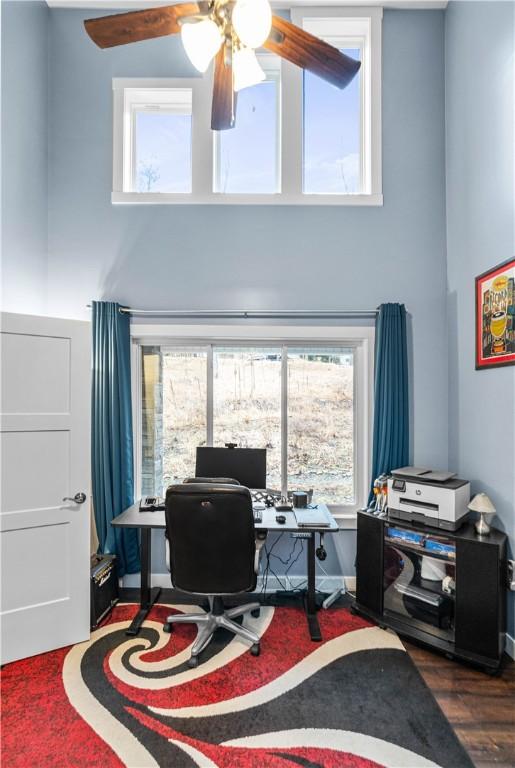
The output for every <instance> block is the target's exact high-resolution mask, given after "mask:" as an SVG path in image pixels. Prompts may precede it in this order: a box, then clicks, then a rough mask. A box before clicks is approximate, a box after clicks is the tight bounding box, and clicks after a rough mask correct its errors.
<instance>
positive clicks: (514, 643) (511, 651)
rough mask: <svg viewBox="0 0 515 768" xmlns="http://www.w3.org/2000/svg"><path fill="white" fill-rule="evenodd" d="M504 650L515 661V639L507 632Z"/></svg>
mask: <svg viewBox="0 0 515 768" xmlns="http://www.w3.org/2000/svg"><path fill="white" fill-rule="evenodd" d="M504 650H505V651H506V653H507V654H508V656H511V658H512V659H515V637H512V636H511V635H509V634H508V633H507V632H506V642H505V644H504Z"/></svg>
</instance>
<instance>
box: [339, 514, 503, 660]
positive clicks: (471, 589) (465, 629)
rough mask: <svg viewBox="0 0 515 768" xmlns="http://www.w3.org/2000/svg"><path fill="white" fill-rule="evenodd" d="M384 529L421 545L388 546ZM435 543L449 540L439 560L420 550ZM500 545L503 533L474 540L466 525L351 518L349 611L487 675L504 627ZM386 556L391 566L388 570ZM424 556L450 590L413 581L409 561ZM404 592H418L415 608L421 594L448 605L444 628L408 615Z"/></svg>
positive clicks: (414, 568) (415, 573)
mask: <svg viewBox="0 0 515 768" xmlns="http://www.w3.org/2000/svg"><path fill="white" fill-rule="evenodd" d="M389 528H390V529H392V528H393V529H395V530H396V531H399V532H401V533H402V532H403V531H406V532H407V534H408V536H409V534H410V533H413V534H420V535H421V536H422V537H423V542H422V543H421V544H420V545H419V544H413V543H412V542H410V541H403V540H402V539H395V540H392V539H391V538H389V537H388V535H387V534H388V529H389ZM438 539H444V540H447V542H451V544H452V550H453V551H452V552H450V553H449V554H448V555H440V554H439V553H438V552H434V551H431V550H426V549H425V544H426V540H429V544H430V543H431V542H433V541H435V540H436V541H438ZM506 541H507V537H506V534H504V533H502V532H501V531H498V530H495V529H492V530H491V532H490V535H489V536H478V535H477V534H476V531H475V528H474V526H473V525H471V524H468V523H466V524H464V525H463V526H462V527H461V528H460V529H459V530H457V531H454V532H450V531H442V530H440V529H438V528H433V527H431V526H424V525H420V524H413V523H408V522H405V521H402V522H401V521H399V520H397V519H394V518H389V517H387V516H386V517H378V516H375V515H373V514H372V513H370V512H359V513H358V534H357V558H356V600H355V601H354V603H353V605H352V610H353V611H355V612H356V613H359V614H360V615H362V616H364V617H365V618H368V619H371V620H372V621H373V622H375V623H377V624H378V625H379V626H382V627H389V628H391V629H393V630H395V631H396V632H398V634H399V635H401V636H404V637H406V638H409V639H411V640H414V641H416V642H418V643H421V644H423V645H425V646H427V647H429V648H433V649H435V650H437V651H439V652H441V653H444V654H445V655H446V656H448V657H450V658H455V659H459V660H461V661H466V662H468V663H470V664H474V665H476V666H479V667H481V668H482V669H484V670H485V671H487V672H490V673H495V672H496V671H497V670H498V669H499V666H500V663H501V658H502V654H503V650H504V640H505V634H504V633H505V629H506V626H505V625H506V590H507V587H506V585H507V563H506ZM392 556H393V557H394V558H397V561H398V562H396V563H395V562H394V564H393V568H392ZM424 556H427V557H430V558H432V559H433V560H437V561H439V562H442V563H443V566H442V567H446V568H448V572H449V573H450V574H452V577H453V581H454V587H453V589H452V591H451V592H446V591H445V590H443V589H442V583H439V582H438V581H437V580H436V581H431V580H425V579H423V578H421V576H420V570H419V568H418V562H417V561H421V558H422V557H424ZM403 558H405V559H406V561H407V566H408V567H406V562H405V561H404V559H403ZM392 570H393V571H394V576H393V577H392V574H391V571H392ZM402 571H403V572H404V576H402V577H400V575H398V574H400V573H401V572H402ZM401 581H402V584H401ZM392 585H393V588H394V589H396V592H395V593H392ZM406 586H407V587H408V589H409V587H410V586H411V587H413V586H414V587H416V588H418V589H420V590H421V595H422V597H421V600H422V602H424V595H426V596H427V601H428V602H429V603H430V602H431V600H433V603H437V602H438V603H442V604H443V601H445V608H446V610H447V611H448V610H449V606H451V614H452V620H451V622H446V624H448V626H445V627H444V628H442V627H439V626H437V625H432V624H431V620H430V619H429V620H420V616H418V617H414V616H413V615H410V611H409V610H408V609H406V599H405V595H404V593H403V589H406ZM388 590H390V591H389V592H388ZM392 594H394V598H393V600H392ZM385 595H386V598H385ZM431 595H434V596H435V597H434V598H431ZM438 598H440V599H438ZM448 601H452V602H451V603H449V602H448ZM415 602H416V598H415ZM392 603H393V604H394V607H393V609H392ZM435 610H436V611H438V608H437V609H435ZM412 613H413V612H412Z"/></svg>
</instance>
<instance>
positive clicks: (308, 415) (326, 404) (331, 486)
mask: <svg viewBox="0 0 515 768" xmlns="http://www.w3.org/2000/svg"><path fill="white" fill-rule="evenodd" d="M353 361H354V358H353V352H352V350H351V349H334V348H317V349H313V348H308V347H306V348H304V349H289V350H288V489H289V490H295V489H303V490H308V489H309V488H313V489H314V491H315V497H316V499H315V500H316V501H321V502H325V503H339V504H353V503H354V480H353V474H354V438H353V420H354V419H353V404H354V385H353V367H354V362H353Z"/></svg>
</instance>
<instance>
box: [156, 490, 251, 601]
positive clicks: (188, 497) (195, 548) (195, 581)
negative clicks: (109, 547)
mask: <svg viewBox="0 0 515 768" xmlns="http://www.w3.org/2000/svg"><path fill="white" fill-rule="evenodd" d="M165 516H166V532H167V536H168V539H169V542H170V572H171V578H172V583H173V585H174V587H175V588H176V589H180V590H182V591H184V592H191V593H193V594H201V595H231V594H237V593H239V592H247V591H250V590H252V589H254V588H255V586H256V572H255V570H254V563H255V553H256V543H255V531H254V514H253V511H252V499H251V495H250V491H249V490H248V488H244V487H243V486H241V485H224V484H219V485H215V484H212V483H183V484H182V485H171V486H170V487H169V488H168V490H167V491H166V506H165Z"/></svg>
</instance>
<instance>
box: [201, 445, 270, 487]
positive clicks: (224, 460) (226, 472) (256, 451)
mask: <svg viewBox="0 0 515 768" xmlns="http://www.w3.org/2000/svg"><path fill="white" fill-rule="evenodd" d="M195 475H196V476H197V477H232V478H234V480H237V481H238V482H239V483H241V484H242V485H244V486H246V487H247V488H266V448H205V447H202V448H197V463H196V467H195Z"/></svg>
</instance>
